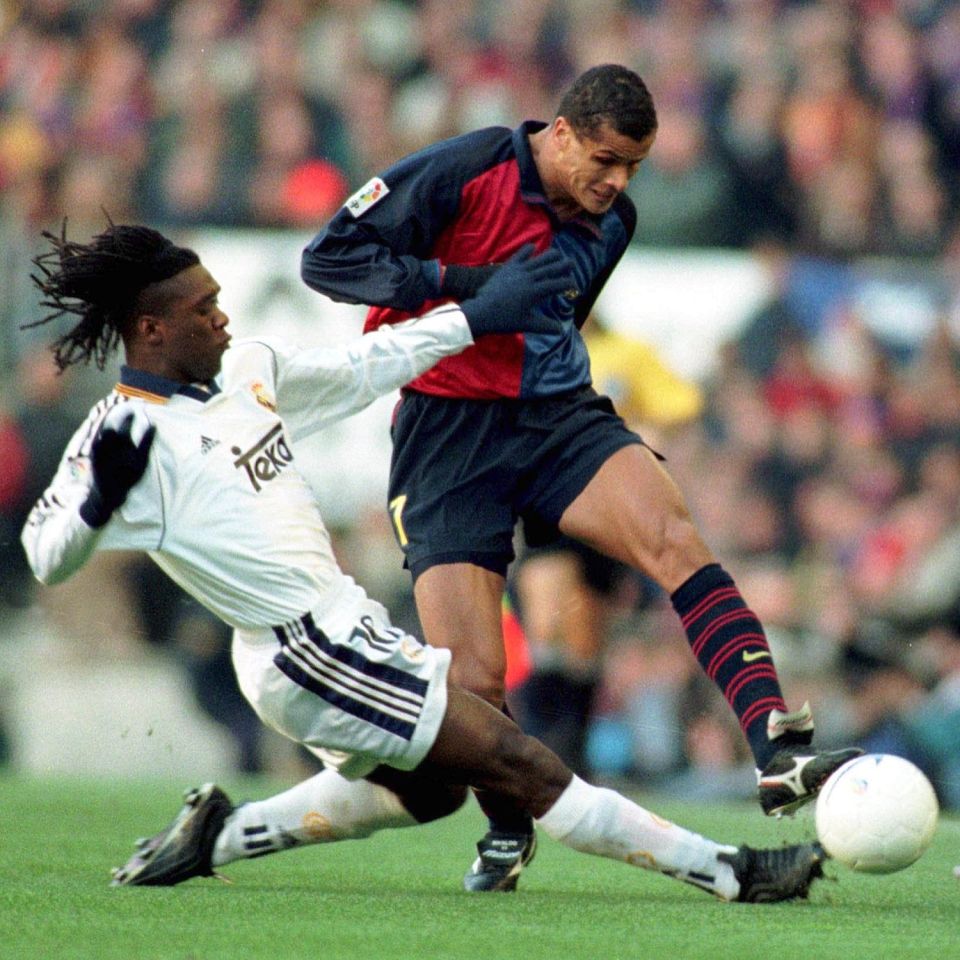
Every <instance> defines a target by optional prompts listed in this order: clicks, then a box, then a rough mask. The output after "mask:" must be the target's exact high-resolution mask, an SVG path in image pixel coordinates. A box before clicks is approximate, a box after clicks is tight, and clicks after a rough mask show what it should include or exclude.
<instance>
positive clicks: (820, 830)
mask: <svg viewBox="0 0 960 960" xmlns="http://www.w3.org/2000/svg"><path fill="white" fill-rule="evenodd" d="M939 812H940V810H939V806H938V804H937V797H936V794H934V792H933V787H932V786H931V785H930V781H929V780H928V779H927V778H926V777H925V776H924V775H923V773H922V772H921V771H920V770H918V769H917V767H915V766H914V765H913V764H912V763H910V761H909V760H904V759H903V758H902V757H895V756H893V755H892V754H889V753H869V754H865V755H864V756H862V757H856V758H855V759H853V760H850V761H848V762H847V763H845V764H844V765H843V766H842V767H840V768H839V769H838V770H836V771H834V772H833V773H832V774H831V775H830V777H828V778H827V782H826V783H825V784H824V785H823V789H822V790H821V791H820V794H819V796H818V797H817V806H816V825H817V836H818V837H819V839H820V842H821V843H822V844H823V847H824V849H825V850H826V851H827V853H828V854H830V856H831V857H833V859H834V860H837V861H839V862H840V863H842V864H844V865H845V866H847V867H850V869H851V870H859V871H861V872H862V873H893V872H894V871H896V870H902V869H903V868H904V867H909V866H910V864H911V863H913V862H914V861H916V860H918V859H919V858H920V855H921V854H922V853H923V851H924V850H926V849H927V847H928V846H929V845H930V840H931V839H932V838H933V831H934V829H935V828H936V826H937V817H938V815H939Z"/></svg>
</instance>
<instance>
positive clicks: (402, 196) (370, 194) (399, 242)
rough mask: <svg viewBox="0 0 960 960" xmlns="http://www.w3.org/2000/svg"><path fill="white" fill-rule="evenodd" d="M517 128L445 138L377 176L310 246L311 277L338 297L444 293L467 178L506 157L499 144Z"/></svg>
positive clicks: (405, 300) (303, 268) (419, 300)
mask: <svg viewBox="0 0 960 960" xmlns="http://www.w3.org/2000/svg"><path fill="white" fill-rule="evenodd" d="M509 134H510V131H509V130H505V129H503V128H489V129H486V130H479V131H474V132H472V133H469V134H464V135H462V136H459V137H455V138H452V139H450V140H445V141H441V142H439V143H436V144H433V145H432V146H430V147H427V148H426V149H424V150H421V151H419V152H417V153H414V154H411V155H410V156H408V157H405V158H404V159H402V160H400V161H399V162H397V163H396V164H394V165H393V166H392V167H390V168H389V169H388V170H386V171H384V173H383V175H382V176H380V177H374V178H373V179H372V180H370V181H369V182H368V183H366V184H365V185H364V186H363V187H361V188H360V189H359V190H358V191H357V192H356V193H355V194H353V196H352V197H350V198H349V199H348V200H347V202H346V203H345V204H344V206H343V207H342V208H341V209H340V210H339V211H338V212H337V214H336V216H334V217H333V219H332V220H331V221H330V223H329V224H327V226H326V227H325V228H324V229H323V230H322V231H321V232H320V233H318V234H317V236H315V237H314V238H313V240H311V241H310V243H309V244H308V245H307V247H306V248H305V249H304V251H303V254H302V257H301V261H300V275H301V277H302V278H303V281H304V283H306V284H307V286H309V287H311V288H312V289H314V290H317V291H318V292H320V293H323V294H326V295H327V296H329V297H330V298H331V299H333V300H339V301H342V302H345V303H363V304H368V305H373V306H381V307H393V308H395V309H397V310H405V311H416V310H419V309H420V307H421V306H423V304H424V303H426V302H427V301H430V300H436V299H437V298H439V297H440V295H441V291H440V282H441V259H442V253H441V249H442V246H443V244H442V242H441V238H442V237H443V236H444V232H445V231H446V230H447V229H448V228H449V226H450V224H451V223H452V222H453V221H454V220H455V218H456V216H457V214H458V211H459V210H460V208H461V204H462V203H463V190H464V186H465V185H466V184H467V183H468V182H469V181H470V180H471V179H473V178H474V177H476V176H477V175H479V174H480V173H481V172H482V171H483V170H485V169H486V168H488V167H489V166H491V165H492V164H493V163H494V162H495V160H496V159H506V156H505V155H504V156H503V157H499V156H498V157H494V156H493V155H492V153H491V151H492V150H493V149H494V148H499V149H500V150H501V151H505V150H506V149H507V148H508V147H509ZM455 262H472V261H455Z"/></svg>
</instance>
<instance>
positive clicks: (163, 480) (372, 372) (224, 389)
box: [22, 306, 473, 629]
mask: <svg viewBox="0 0 960 960" xmlns="http://www.w3.org/2000/svg"><path fill="white" fill-rule="evenodd" d="M472 342H473V339H472V337H471V334H470V330H469V327H468V326H467V323H466V319H465V317H464V316H463V314H462V313H461V312H460V310H459V309H458V308H456V307H453V306H445V307H440V308H438V309H437V310H435V311H433V312H432V313H431V314H427V315H425V316H424V317H421V318H419V319H416V320H412V321H409V322H408V323H405V324H400V325H396V326H388V327H383V328H382V329H380V330H378V331H376V332H374V333H371V334H368V335H366V336H364V337H361V338H359V339H357V340H356V341H354V342H353V343H351V344H349V345H347V346H338V347H331V348H314V349H310V350H294V349H291V348H290V347H289V346H284V345H282V344H280V343H274V342H271V341H269V340H266V339H264V340H248V341H244V342H241V343H238V344H236V345H234V346H233V347H231V348H230V349H229V350H228V351H227V353H226V354H225V357H224V366H223V371H222V372H221V374H220V376H219V377H218V378H217V381H216V382H215V387H214V392H212V393H207V392H205V391H204V390H202V389H200V388H197V387H190V386H186V387H184V386H179V385H177V384H173V383H171V382H169V381H166V380H162V379H160V378H156V377H152V376H149V375H146V374H144V373H143V372H142V371H136V370H130V369H129V368H124V373H123V380H122V382H121V383H120V384H118V385H117V387H116V389H115V390H114V392H113V393H111V394H110V395H109V396H108V397H106V398H105V399H104V400H101V401H100V402H99V403H98V404H97V405H96V406H95V407H94V408H93V409H92V410H91V412H90V415H89V416H88V417H87V420H86V421H85V423H84V424H83V425H82V426H81V427H80V429H79V430H78V431H77V432H76V434H75V435H74V437H73V439H72V441H71V442H70V444H69V445H68V447H67V450H66V452H65V454H64V457H63V459H62V461H61V464H60V468H59V470H58V472H57V474H56V477H55V478H54V481H53V483H52V484H51V486H50V487H49V488H48V490H47V491H46V492H45V493H44V495H43V497H41V499H40V500H39V501H38V503H37V505H36V506H35V507H34V509H33V512H32V513H31V515H30V518H29V520H28V522H27V525H26V527H25V529H24V532H23V538H22V539H23V544H24V548H25V550H26V553H27V557H28V558H29V561H30V565H31V567H32V568H33V570H34V572H35V574H36V575H37V577H38V578H39V579H40V580H42V581H43V582H45V583H57V582H59V581H61V580H64V579H66V578H67V577H68V576H69V575H70V574H71V573H73V572H74V571H75V570H77V569H78V568H79V567H80V566H82V564H83V563H84V562H85V561H86V559H87V558H88V557H89V556H90V554H91V553H92V552H93V551H94V550H95V549H100V550H110V549H115V550H145V551H147V552H149V554H150V555H151V556H152V557H153V559H154V560H156V562H157V563H158V564H159V565H160V566H161V567H162V568H163V569H164V570H165V571H166V572H167V573H168V574H169V575H170V576H171V577H172V578H173V580H175V581H176V582H177V583H178V584H180V585H181V586H182V587H183V588H184V589H185V590H186V591H187V592H188V593H190V594H191V595H192V596H194V597H196V599H197V600H199V601H200V602H201V603H202V604H204V606H206V607H208V608H209V609H210V610H212V611H213V612H214V613H216V614H217V615H218V616H220V617H221V618H222V619H223V620H224V621H226V622H227V623H229V624H231V625H232V626H234V627H238V628H244V629H257V628H262V627H269V626H275V625H278V624H283V623H287V622H289V621H292V620H294V619H295V618H297V617H300V616H301V615H302V614H304V612H306V611H314V612H315V613H319V614H321V615H322V614H323V611H324V610H326V609H332V608H333V607H334V606H335V605H337V604H338V603H339V602H341V601H342V600H343V599H346V598H345V596H344V594H345V593H350V592H356V593H357V594H361V593H362V591H360V588H359V587H356V586H355V585H354V584H353V582H352V580H350V578H349V577H347V576H345V575H344V574H343V573H342V572H341V571H340V569H339V567H338V565H337V562H336V560H335V559H334V556H333V553H332V551H331V548H330V538H329V535H328V533H327V530H326V528H325V526H324V523H323V520H322V519H321V516H320V512H319V509H318V507H317V503H316V499H315V497H314V494H313V492H312V491H311V489H310V487H309V485H308V484H307V482H306V481H305V480H304V478H303V477H302V476H301V474H300V473H299V471H298V470H297V469H296V461H295V451H296V441H297V440H298V438H301V437H304V436H306V435H308V434H310V433H311V432H314V431H316V430H319V429H320V428H322V427H324V426H326V425H328V424H330V423H332V422H334V421H337V420H340V419H342V418H344V417H346V416H349V415H350V414H352V413H356V412H357V411H359V410H361V409H362V408H364V407H365V406H367V405H368V404H369V403H371V402H372V401H373V400H374V399H376V398H377V397H379V396H381V395H383V394H385V393H388V392H390V391H391V390H394V389H397V388H399V387H401V386H403V385H404V384H406V383H408V382H409V381H410V380H412V379H413V378H415V377H417V376H419V375H420V374H421V373H423V372H424V371H425V370H427V369H428V368H429V367H430V366H432V365H433V364H434V363H436V361H437V360H439V359H440V358H441V357H444V356H449V355H451V354H455V353H458V352H460V351H461V350H463V349H464V348H466V347H467V346H469V345H470V344H471V343H472ZM121 404H125V405H128V406H127V407H125V408H124V409H133V410H134V411H135V412H136V415H137V418H138V419H141V418H144V419H145V420H146V421H149V423H151V424H154V425H155V426H156V436H155V439H154V443H153V446H152V448H151V451H150V457H149V461H148V465H147V470H146V473H145V474H144V476H143V478H142V479H141V480H140V481H139V482H138V483H137V484H136V485H135V486H134V487H133V489H132V490H131V491H130V493H129V495H128V496H127V499H126V501H125V502H124V504H123V506H122V507H120V508H119V509H118V510H117V511H115V512H114V514H113V516H112V517H111V519H110V520H109V522H108V523H107V524H106V525H105V526H104V527H103V528H102V529H101V530H92V529H90V527H88V526H87V525H86V524H85V523H84V522H83V520H82V519H81V517H80V514H79V508H80V505H81V503H82V502H83V501H84V499H85V498H86V496H87V493H88V490H89V486H90V479H91V477H90V461H89V452H90V446H91V442H92V440H93V438H94V437H95V436H96V432H97V430H98V429H99V427H100V425H101V423H102V421H103V419H104V418H105V417H106V416H107V415H108V414H109V413H110V411H111V410H112V409H113V408H115V407H117V406H118V405H121Z"/></svg>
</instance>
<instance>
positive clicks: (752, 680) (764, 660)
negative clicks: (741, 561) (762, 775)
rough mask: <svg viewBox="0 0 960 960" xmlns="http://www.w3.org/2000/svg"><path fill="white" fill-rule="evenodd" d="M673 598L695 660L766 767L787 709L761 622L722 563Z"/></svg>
mask: <svg viewBox="0 0 960 960" xmlns="http://www.w3.org/2000/svg"><path fill="white" fill-rule="evenodd" d="M670 599H671V601H672V603H673V608H674V610H676V611H677V614H678V616H679V617H680V620H681V622H682V623H683V628H684V630H686V632H687V639H688V640H689V641H690V646H691V648H692V649H693V653H694V656H695V657H696V658H697V660H698V661H699V663H700V666H701V667H703V670H704V672H705V673H706V675H707V676H708V677H709V678H710V679H711V680H712V681H713V682H714V683H715V684H716V685H717V686H718V687H719V688H720V690H721V692H722V693H723V695H724V697H726V699H727V703H729V704H730V707H731V708H732V710H733V712H734V713H735V714H736V715H737V719H738V720H739V721H740V729H741V730H743V734H744V736H745V737H746V738H747V742H748V743H749V744H750V749H751V750H752V751H753V756H754V759H755V760H756V764H757V767H758V768H760V769H763V767H765V766H766V765H767V762H768V761H769V760H770V758H771V757H772V756H773V754H774V753H775V752H776V748H775V746H774V745H773V744H772V743H771V742H770V740H769V738H768V737H767V717H768V716H769V714H770V711H771V710H783V711H786V709H787V708H786V705H785V703H784V701H783V694H782V693H781V692H780V681H779V680H778V679H777V671H776V668H775V667H774V665H773V656H772V654H771V653H770V647H769V646H768V645H767V638H766V636H765V635H764V632H763V627H762V626H761V625H760V621H759V620H757V617H756V615H755V614H754V612H753V611H752V610H751V609H750V608H749V607H748V606H747V605H746V603H745V602H744V599H743V597H742V596H741V595H740V591H739V590H738V589H737V586H736V584H735V583H734V582H733V579H732V578H731V577H730V575H729V574H728V573H727V572H726V571H725V570H724V569H723V567H721V566H720V564H718V563H711V564H709V565H708V566H706V567H703V568H702V569H700V570H698V571H697V572H696V573H695V574H694V575H693V576H692V577H690V579H689V580H687V581H686V582H685V583H683V584H682V585H681V586H680V587H679V589H677V590H676V591H675V592H674V593H673V594H672V596H671V597H670Z"/></svg>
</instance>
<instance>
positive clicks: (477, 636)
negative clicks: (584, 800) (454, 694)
mask: <svg viewBox="0 0 960 960" xmlns="http://www.w3.org/2000/svg"><path fill="white" fill-rule="evenodd" d="M504 586H505V580H504V578H503V577H502V576H500V575H499V574H497V573H494V572H493V571H491V570H487V569H485V568H484V567H479V566H476V565H474V564H471V563H449V564H439V565H437V566H433V567H430V568H429V569H427V570H425V571H424V572H423V573H421V574H420V576H419V577H418V578H417V581H416V583H415V585H414V597H415V599H416V602H417V613H418V614H419V617H420V623H421V625H422V627H423V631H424V638H425V639H426V641H427V643H430V644H432V645H434V646H439V647H447V648H449V649H450V650H451V651H452V653H453V658H452V662H451V665H450V674H449V676H450V679H451V681H452V682H454V683H456V684H458V685H459V686H461V687H463V688H464V689H465V690H469V691H471V692H472V693H474V694H476V695H477V696H478V697H481V698H482V699H484V700H486V701H487V702H488V703H490V704H492V705H493V706H494V707H497V708H498V709H501V710H503V709H505V702H504V695H505V691H504V677H505V674H506V669H507V664H506V653H505V650H504V644H503V628H502V609H501V603H502V600H503V591H504ZM475 793H476V797H477V802H478V803H479V804H480V808H481V809H482V810H483V812H484V813H485V814H486V816H487V820H488V822H489V829H488V831H487V833H486V834H485V835H484V836H483V837H482V838H481V839H480V841H479V842H478V843H477V854H478V855H477V858H476V859H475V860H474V861H473V863H472V864H471V866H470V869H469V870H468V871H467V873H466V874H465V876H464V878H463V883H464V887H465V888H466V889H467V890H471V891H473V892H478V893H480V892H493V891H505V890H514V889H515V888H516V885H517V879H518V878H519V875H520V871H521V870H522V869H523V868H524V867H525V866H526V865H527V864H528V863H529V862H530V861H531V860H532V859H533V856H534V854H535V853H536V834H535V832H534V828H533V821H532V819H531V818H530V816H529V814H527V813H526V812H525V811H523V810H521V809H520V808H518V807H517V806H516V804H515V803H514V802H512V801H511V800H510V799H509V798H505V797H502V796H500V795H499V794H498V793H496V792H495V791H488V790H476V791H475Z"/></svg>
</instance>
